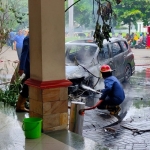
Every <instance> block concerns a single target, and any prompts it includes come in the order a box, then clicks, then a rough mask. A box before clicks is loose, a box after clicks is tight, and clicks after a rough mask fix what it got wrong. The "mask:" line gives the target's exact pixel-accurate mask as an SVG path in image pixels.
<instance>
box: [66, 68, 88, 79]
mask: <svg viewBox="0 0 150 150" xmlns="http://www.w3.org/2000/svg"><path fill="white" fill-rule="evenodd" d="M87 76H89V73H88V72H87V71H85V69H84V68H83V67H81V66H66V78H67V79H77V78H81V77H87Z"/></svg>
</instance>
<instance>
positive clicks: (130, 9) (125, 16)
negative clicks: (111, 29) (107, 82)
mask: <svg viewBox="0 0 150 150" xmlns="http://www.w3.org/2000/svg"><path fill="white" fill-rule="evenodd" d="M149 9H150V3H149V1H147V0H142V1H141V0H123V1H122V2H121V3H120V4H119V5H116V6H115V7H114V12H115V13H116V15H117V22H118V24H121V25H124V24H128V26H129V34H130V29H131V24H132V23H133V24H134V25H135V26H136V25H137V24H136V22H137V21H138V20H142V21H144V23H145V25H146V24H148V20H149V15H150V12H149Z"/></svg>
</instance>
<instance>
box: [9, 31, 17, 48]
mask: <svg viewBox="0 0 150 150" xmlns="http://www.w3.org/2000/svg"><path fill="white" fill-rule="evenodd" d="M15 36H16V33H15V32H13V30H12V29H11V30H10V33H9V35H8V39H9V45H10V46H11V48H12V50H13V49H14V45H13V44H14V40H15Z"/></svg>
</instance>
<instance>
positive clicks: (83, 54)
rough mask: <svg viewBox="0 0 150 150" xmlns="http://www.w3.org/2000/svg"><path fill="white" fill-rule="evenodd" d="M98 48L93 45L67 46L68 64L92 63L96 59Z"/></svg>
mask: <svg viewBox="0 0 150 150" xmlns="http://www.w3.org/2000/svg"><path fill="white" fill-rule="evenodd" d="M96 49H97V47H96V46H91V45H76V44H74V45H66V64H68V65H69V64H76V61H78V63H79V64H87V63H90V62H91V61H92V59H93V57H94V54H95V52H96Z"/></svg>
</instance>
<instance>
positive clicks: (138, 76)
mask: <svg viewBox="0 0 150 150" xmlns="http://www.w3.org/2000/svg"><path fill="white" fill-rule="evenodd" d="M148 68H150V66H146V67H145V66H144V65H143V66H136V72H135V74H134V75H133V76H132V77H131V78H130V81H129V82H128V83H123V87H124V90H125V94H126V99H125V101H126V103H124V105H123V106H122V107H123V109H124V111H127V114H126V116H125V117H124V119H123V121H122V122H121V123H118V124H116V125H114V126H109V127H108V128H106V129H105V128H104V126H105V125H106V126H107V124H105V125H104V126H103V128H101V127H98V126H96V127H94V128H93V127H91V128H90V129H84V130H83V136H85V137H87V138H90V139H92V140H94V141H96V142H98V143H99V144H104V146H106V147H108V148H109V149H114V150H132V149H133V150H139V149H140V150H150V115H149V112H150V92H149V89H150V73H149V71H148V70H149V69H148ZM105 120H106V118H105ZM114 122H115V121H114ZM103 123H104V121H103Z"/></svg>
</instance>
